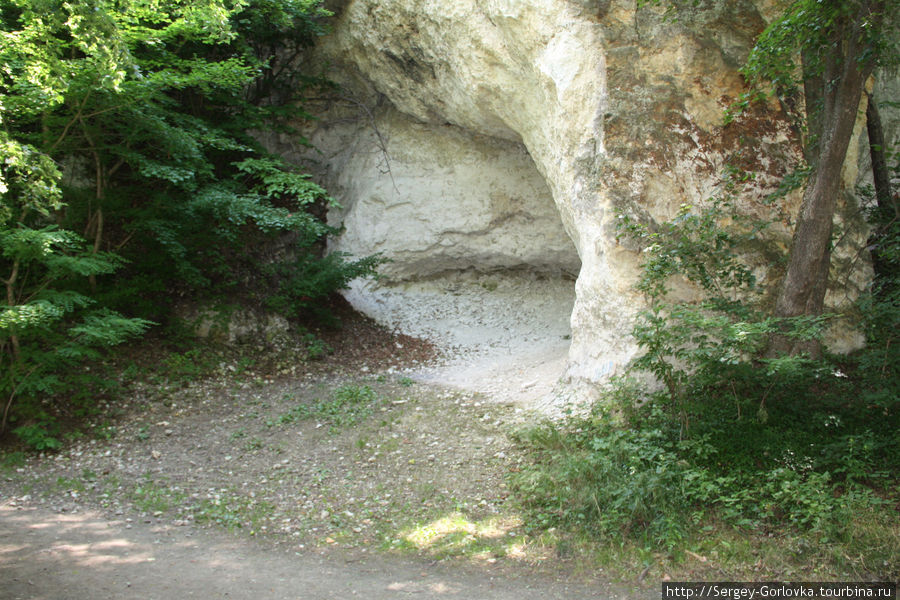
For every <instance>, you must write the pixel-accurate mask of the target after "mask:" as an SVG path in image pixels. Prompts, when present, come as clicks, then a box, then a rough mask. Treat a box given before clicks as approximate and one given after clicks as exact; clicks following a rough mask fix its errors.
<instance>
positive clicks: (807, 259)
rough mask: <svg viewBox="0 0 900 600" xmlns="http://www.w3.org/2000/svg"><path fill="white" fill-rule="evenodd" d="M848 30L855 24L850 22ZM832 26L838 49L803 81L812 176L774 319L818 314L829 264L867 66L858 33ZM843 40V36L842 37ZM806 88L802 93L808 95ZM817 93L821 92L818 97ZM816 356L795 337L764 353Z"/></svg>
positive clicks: (779, 339) (775, 341) (780, 338)
mask: <svg viewBox="0 0 900 600" xmlns="http://www.w3.org/2000/svg"><path fill="white" fill-rule="evenodd" d="M849 29H850V30H851V31H854V30H855V29H856V27H854V26H850V27H849ZM847 33H848V32H847V31H846V29H845V28H842V27H839V28H837V29H836V32H835V34H836V43H837V47H841V46H842V47H843V50H844V52H842V53H840V54H837V55H834V54H833V55H830V56H827V57H825V59H824V60H825V69H824V77H822V79H821V87H820V85H819V81H809V82H808V84H809V85H808V89H809V92H811V94H812V100H813V101H814V102H815V103H816V106H812V105H807V111H808V113H809V119H810V126H809V131H810V134H811V136H813V137H812V139H811V140H809V141H810V146H811V148H810V150H811V152H810V156H809V161H810V165H811V166H812V167H813V175H812V177H811V179H810V181H809V183H808V184H807V187H806V190H805V191H804V194H803V202H802V204H801V206H800V214H799V215H798V218H797V225H796V228H795V229H794V237H793V241H792V244H791V252H790V257H789V260H788V267H787V272H786V273H785V276H784V280H783V282H782V287H781V290H780V292H779V294H778V297H777V299H776V302H775V316H776V317H783V318H789V317H796V316H800V315H819V314H821V313H822V309H823V306H824V300H825V292H826V290H827V287H828V272H829V268H830V264H831V233H832V227H833V220H834V212H835V207H836V206H837V197H838V194H839V193H840V191H841V168H842V166H843V164H844V160H845V158H846V156H847V148H848V146H849V145H850V138H851V136H852V134H853V126H854V124H855V123H856V116H857V111H858V110H859V104H860V100H861V98H862V94H863V91H864V85H865V81H866V79H867V78H868V76H869V74H870V73H871V71H872V66H871V65H870V64H861V63H860V61H859V60H858V58H859V56H860V52H861V50H862V49H861V48H859V47H858V41H859V38H858V36H854V35H849V36H848V35H847ZM848 38H849V39H848ZM809 92H808V93H809ZM820 93H821V96H820V95H819V94H820ZM803 352H807V353H809V354H811V355H812V356H813V357H818V356H819V355H820V354H821V347H820V344H819V343H818V342H816V341H798V340H795V339H792V338H790V337H788V336H787V335H783V334H778V335H775V336H773V338H772V340H771V343H770V347H769V354H770V355H777V354H782V353H789V354H799V353H803Z"/></svg>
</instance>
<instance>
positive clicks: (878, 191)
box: [866, 94, 900, 217]
mask: <svg viewBox="0 0 900 600" xmlns="http://www.w3.org/2000/svg"><path fill="white" fill-rule="evenodd" d="M867 95H868V97H869V104H868V106H866V132H867V133H868V134H869V155H870V156H871V157H872V178H873V180H874V183H875V199H876V200H877V201H878V208H879V210H880V211H882V212H884V213H885V215H888V214H892V216H894V217H900V203H898V202H897V200H896V199H895V198H894V194H893V191H892V190H891V174H890V171H888V166H887V160H886V159H885V154H884V128H883V127H882V126H881V115H879V114H878V106H877V105H876V104H875V98H874V97H873V96H872V94H867Z"/></svg>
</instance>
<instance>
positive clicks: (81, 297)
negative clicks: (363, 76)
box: [0, 0, 378, 439]
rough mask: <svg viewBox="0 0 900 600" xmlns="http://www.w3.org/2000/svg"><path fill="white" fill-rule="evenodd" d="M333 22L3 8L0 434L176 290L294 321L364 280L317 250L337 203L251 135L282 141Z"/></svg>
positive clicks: (291, 8) (283, 12) (274, 0)
mask: <svg viewBox="0 0 900 600" xmlns="http://www.w3.org/2000/svg"><path fill="white" fill-rule="evenodd" d="M328 15H329V13H328V12H327V11H325V10H324V9H323V8H322V2H321V1H319V0H249V1H247V2H239V3H233V2H228V1H225V0H210V1H209V2H203V3H200V4H198V3H196V2H191V1H189V0H164V1H162V2H154V3H146V2H142V1H138V0H118V1H116V2H112V1H111V0H97V1H96V2H87V3H85V2H63V1H62V0H40V1H35V2H5V3H3V4H2V6H0V96H2V102H0V151H2V153H3V155H4V161H3V164H0V194H2V200H0V279H2V282H3V283H4V284H5V287H6V289H5V291H6V294H4V297H3V300H2V301H0V302H2V304H0V397H2V398H4V400H5V401H4V404H3V422H2V424H0V433H2V430H3V429H4V428H5V426H6V423H7V420H8V419H10V420H11V419H15V418H16V415H15V410H13V406H14V404H15V403H14V400H15V399H16V398H19V399H21V400H22V401H27V402H30V403H32V404H33V405H34V407H33V408H34V409H35V410H37V407H38V405H39V404H40V400H42V399H46V398H49V397H52V396H53V394H57V393H60V392H62V391H63V390H64V388H65V385H66V379H67V378H70V377H71V374H73V373H74V371H75V367H76V365H78V364H81V361H83V360H85V359H90V358H96V357H97V356H98V350H99V349H102V348H106V347H110V346H112V345H114V344H117V343H119V342H122V341H123V340H125V339H127V338H129V337H133V336H137V335H140V334H141V333H142V332H143V331H144V330H145V329H146V328H147V327H148V326H149V325H150V324H151V323H150V320H155V321H165V320H166V319H167V317H168V314H167V311H168V310H169V309H170V307H171V306H172V305H173V303H172V302H171V298H172V297H173V296H175V295H185V294H190V295H192V296H195V297H196V296H204V295H205V296H210V295H221V294H224V293H228V294H230V295H237V296H241V297H242V298H243V299H245V300H253V301H256V302H257V303H263V302H266V301H267V298H268V296H270V295H274V298H272V299H271V300H269V304H270V305H272V306H275V307H277V308H279V309H283V310H285V311H287V312H289V313H290V314H292V315H296V314H298V313H299V312H300V311H302V310H309V309H312V308H314V307H315V306H316V304H317V303H319V302H320V301H321V300H322V299H323V298H324V297H326V296H327V295H328V294H329V293H331V292H333V291H334V290H336V289H338V288H340V287H342V286H345V285H346V284H347V282H348V281H349V280H350V279H352V278H353V277H356V276H362V275H369V274H372V273H373V271H374V268H375V266H376V265H377V263H378V261H377V259H374V258H363V259H361V260H358V261H347V260H345V258H344V257H343V256H340V255H335V256H331V257H325V258H323V257H322V256H321V248H322V247H323V239H324V237H325V236H327V235H329V234H332V233H334V232H335V230H334V229H332V228H330V227H328V226H327V225H326V224H325V223H323V222H322V220H321V218H320V217H319V216H317V215H321V214H322V213H323V209H324V207H325V206H327V205H328V204H329V203H330V202H332V201H331V199H330V198H328V196H327V194H326V192H325V190H323V189H322V188H321V187H319V186H318V185H316V184H315V183H313V182H312V181H310V180H309V177H308V176H307V175H305V174H303V173H300V172H298V171H297V169H295V168H293V167H291V166H290V165H288V164H286V163H285V162H284V161H283V160H281V159H280V158H277V157H274V156H271V155H269V154H268V153H267V152H266V151H265V149H264V148H263V147H262V145H261V144H260V142H259V141H258V140H257V139H255V138H254V137H253V136H252V135H251V134H250V131H251V130H257V131H264V130H267V129H277V130H279V131H285V132H286V131H292V130H291V129H290V127H289V123H291V122H297V121H298V120H302V119H304V118H306V117H307V115H306V113H305V112H304V111H303V107H302V103H301V102H299V100H301V98H302V95H303V94H305V93H308V92H309V91H310V89H311V88H313V87H316V86H319V87H321V86H327V85H328V84H327V82H326V81H325V80H324V79H323V78H322V77H321V75H320V74H310V73H308V72H307V69H306V65H304V63H303V60H302V58H303V56H302V50H303V49H305V48H306V47H308V46H309V45H310V44H311V43H312V42H313V41H314V40H315V38H316V37H317V36H318V35H321V34H322V33H323V32H324V31H325V28H324V23H323V19H324V18H326V17H327V16H328ZM294 133H296V132H294ZM301 141H302V140H301ZM273 262H274V263H276V266H272V267H271V268H270V269H269V271H267V272H268V273H269V274H268V275H263V274H261V273H262V272H263V271H264V270H265V269H264V265H268V264H270V263H273ZM113 274H114V275H115V276H114V277H113V276H112V275H113ZM273 277H279V278H283V283H280V285H279V286H275V285H269V284H270V283H271V278H273ZM267 278H268V279H267ZM258 290H259V291H258ZM269 290H271V292H269ZM116 311H117V312H116ZM19 404H21V401H20V403H19ZM23 408H24V406H23ZM20 412H21V411H20ZM21 416H22V418H25V412H21ZM33 424H34V423H24V422H19V423H18V425H19V430H20V431H21V432H23V435H26V436H27V432H28V431H31V430H30V429H28V428H27V427H31V426H32V425H33ZM23 426H25V427H26V429H21V427H23ZM29 439H35V438H32V437H29Z"/></svg>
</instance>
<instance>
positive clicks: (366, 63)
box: [273, 0, 869, 381]
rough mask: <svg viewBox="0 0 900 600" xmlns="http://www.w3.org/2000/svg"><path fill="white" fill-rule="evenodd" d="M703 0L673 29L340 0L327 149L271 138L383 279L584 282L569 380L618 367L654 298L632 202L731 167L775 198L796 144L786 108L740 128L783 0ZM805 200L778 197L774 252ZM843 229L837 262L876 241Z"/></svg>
mask: <svg viewBox="0 0 900 600" xmlns="http://www.w3.org/2000/svg"><path fill="white" fill-rule="evenodd" d="M701 4H702V6H701V7H700V8H699V9H697V10H693V11H687V12H683V13H682V14H680V15H679V19H678V21H677V22H672V21H670V20H666V19H664V18H663V15H662V11H661V10H657V9H652V8H643V9H640V10H636V9H635V3H634V1H633V0H454V1H453V2H445V1H437V0H349V1H342V2H335V3H334V6H333V7H332V8H333V9H334V10H335V12H336V14H337V16H336V19H335V22H334V26H333V33H332V34H330V35H329V36H327V37H325V38H323V40H322V42H321V44H320V45H319V47H318V48H317V49H316V56H317V59H318V60H319V61H321V62H322V63H323V64H328V65H329V70H328V72H329V74H330V76H331V77H332V78H334V79H336V80H337V81H338V83H339V84H340V85H341V86H342V87H341V91H340V92H339V94H338V95H337V97H334V98H329V99H328V100H327V102H325V103H323V105H322V111H321V113H320V115H319V117H320V120H319V121H317V122H316V123H315V124H314V126H313V127H312V128H311V129H310V131H309V137H310V139H311V141H312V142H313V144H314V146H315V147H316V148H317V151H316V152H315V153H311V152H309V151H308V150H307V149H305V148H296V147H294V146H293V145H292V140H290V139H281V140H278V141H277V142H273V143H275V145H276V147H277V148H278V149H279V150H280V151H281V152H283V153H287V154H289V155H292V156H293V158H294V159H295V160H297V161H298V162H301V163H303V164H304V165H305V166H306V167H307V168H310V169H312V170H313V172H314V173H315V174H316V176H317V177H318V178H319V179H320V180H321V181H322V182H323V183H325V184H326V185H327V186H328V187H329V189H330V190H331V191H332V192H333V194H334V195H335V197H336V199H337V200H338V201H339V202H340V203H341V205H342V207H343V208H342V209H341V210H339V211H333V214H332V215H331V217H330V218H331V219H332V222H333V223H343V224H344V226H345V227H346V231H345V233H344V234H343V235H342V236H341V237H340V238H338V239H337V240H336V241H335V243H334V248H335V249H336V250H341V251H347V252H351V253H353V254H369V253H371V252H383V253H385V254H386V255H387V256H389V257H391V258H393V259H394V262H393V263H392V264H390V265H388V266H387V267H386V269H385V275H386V278H387V279H386V280H385V281H383V282H382V285H385V284H391V283H392V282H398V281H408V280H412V279H415V278H423V277H432V276H436V275H439V274H441V273H444V272H448V271H459V270H479V271H492V270H499V269H505V270H510V269H527V270H530V271H536V272H540V273H546V274H548V276H563V277H565V276H566V274H571V275H572V276H575V275H577V280H576V281H575V284H574V286H575V294H576V296H575V306H574V310H573V312H572V317H571V327H572V340H571V347H570V349H569V360H568V370H567V373H568V376H569V377H570V378H574V379H577V380H586V381H598V380H602V379H603V378H604V377H606V376H608V375H609V374H610V373H612V372H614V371H615V370H616V369H618V368H619V367H621V366H622V365H623V364H625V363H626V362H627V361H628V360H629V359H630V358H631V357H632V356H633V352H634V346H633V342H632V341H631V340H630V339H629V337H628V335H627V332H628V331H629V329H630V323H631V320H632V318H633V315H634V312H635V310H636V309H637V308H638V307H639V306H640V304H641V299H640V297H638V296H637V295H636V294H635V292H634V291H633V290H632V287H631V286H632V284H633V282H634V279H635V274H636V269H637V266H638V264H639V252H637V250H639V249H638V248H635V247H632V246H630V245H629V244H627V243H625V244H620V243H619V242H617V240H616V236H615V223H614V221H615V218H616V212H615V211H616V210H620V211H625V212H627V213H629V214H633V215H637V216H640V217H641V218H643V219H645V220H654V219H655V220H660V219H667V218H670V217H671V216H673V215H674V214H675V212H676V211H677V210H678V207H679V206H680V205H681V204H682V203H684V202H698V201H702V200H704V199H706V198H708V197H709V196H710V195H712V194H713V193H715V189H716V185H717V183H718V181H719V175H720V173H721V172H722V169H723V167H724V166H725V165H726V163H727V162H729V161H739V162H740V164H741V165H742V166H745V167H749V168H753V169H754V170H757V171H759V173H760V177H759V178H758V180H757V181H756V183H755V186H756V189H755V190H753V191H752V192H748V193H747V194H746V196H745V197H744V199H743V202H744V209H745V210H747V211H750V212H754V211H756V212H762V211H770V210H771V209H770V208H768V207H764V206H763V205H762V204H761V203H760V202H759V199H760V192H764V191H765V190H767V189H772V187H773V186H774V185H775V184H776V183H777V181H778V180H779V178H780V177H781V176H782V175H783V174H784V173H785V172H786V170H787V169H789V168H790V167H791V164H792V163H793V162H794V161H795V160H796V159H797V157H798V152H799V149H798V147H797V145H796V143H795V142H794V141H793V139H794V136H793V134H792V132H791V130H790V127H789V126H788V123H787V122H786V120H785V119H784V118H782V116H781V114H780V112H779V108H778V107H777V106H775V105H773V106H771V107H769V108H768V110H767V111H765V112H763V111H760V112H758V113H754V114H751V115H748V116H746V117H744V118H742V119H739V120H738V121H737V122H735V123H733V124H731V125H730V126H729V127H728V128H725V129H723V127H722V114H723V110H724V109H725V108H726V107H727V106H728V105H729V104H730V103H731V102H732V101H733V100H734V99H735V98H736V97H737V95H738V94H739V93H740V92H741V91H742V89H743V88H742V80H741V78H740V75H739V73H738V67H739V66H740V65H741V64H742V62H743V61H744V59H745V57H746V54H747V52H748V50H749V48H750V46H751V44H752V41H753V40H754V38H755V36H756V35H757V34H758V33H759V32H760V31H761V30H762V28H763V27H764V26H765V23H766V11H767V10H770V8H769V7H768V6H767V5H768V4H771V2H768V1H767V0H755V1H751V0H732V1H728V2H724V1H721V0H707V1H706V2H702V3H701ZM852 176H853V173H850V174H848V178H849V177H852ZM797 201H798V197H796V196H792V197H790V198H788V199H786V201H785V203H784V205H783V206H782V207H780V209H781V212H780V213H779V214H781V217H782V219H783V222H782V224H781V228H780V229H779V228H778V227H776V228H774V229H773V234H772V236H773V238H772V240H771V242H772V244H774V246H776V247H777V246H778V245H781V246H782V247H784V246H786V244H787V242H788V240H789V232H790V225H791V215H792V213H793V211H795V210H796V202H797ZM845 222H846V224H848V225H850V227H848V233H847V243H846V244H845V246H844V247H845V248H846V250H839V252H838V259H839V260H838V262H840V261H841V260H844V261H849V260H850V258H851V257H856V253H857V249H858V248H859V247H860V246H861V245H862V241H863V240H864V239H865V235H866V232H865V229H864V227H863V226H862V224H861V222H860V221H859V220H858V219H856V220H853V219H850V218H847V219H845ZM841 253H843V255H842V254H841ZM756 259H757V260H762V261H765V260H766V257H765V256H764V255H760V256H759V257H756ZM853 265H854V267H853V270H852V272H851V274H850V277H849V278H845V279H843V280H842V283H841V287H840V289H839V290H838V289H836V290H835V293H834V294H832V295H831V296H830V301H831V303H832V305H834V304H838V303H841V302H847V301H848V300H852V298H853V297H854V296H855V294H856V291H857V290H858V289H859V288H860V287H861V286H863V285H865V282H866V281H867V278H868V277H869V273H868V267H866V266H865V265H866V262H865V261H864V260H863V261H859V260H855V261H854V262H853ZM860 265H862V266H860ZM759 274H760V275H761V277H762V279H763V280H764V282H765V281H766V280H767V278H768V280H769V281H771V280H773V279H774V278H775V277H776V276H777V275H778V272H777V269H774V270H773V269H770V268H768V265H765V264H762V265H761V268H760V270H759ZM843 343H844V344H845V345H852V344H853V339H851V338H847V337H846V336H845V338H844V340H843Z"/></svg>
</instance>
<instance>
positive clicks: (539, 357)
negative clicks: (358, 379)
mask: <svg viewBox="0 0 900 600" xmlns="http://www.w3.org/2000/svg"><path fill="white" fill-rule="evenodd" d="M347 298H348V300H349V301H350V302H351V304H353V306H354V307H356V308H357V309H358V310H361V311H362V312H364V313H366V314H368V315H369V316H370V317H372V318H373V319H375V320H376V321H377V322H378V323H380V324H381V325H384V326H385V327H387V328H388V329H390V330H394V331H400V332H403V333H405V334H409V335H411V336H415V337H418V338H422V339H426V340H428V341H429V342H431V343H432V344H434V345H435V347H436V348H437V350H438V352H439V353H440V360H439V361H438V362H437V363H436V364H432V365H430V366H429V367H428V368H424V369H419V370H417V371H416V373H415V377H416V378H417V379H419V380H422V381H427V382H432V383H438V384H447V385H452V386H454V387H458V388H461V389H466V390H470V391H477V392H481V393H483V394H485V395H486V396H487V397H488V398H490V399H491V400H493V401H497V402H515V403H517V404H518V405H520V406H523V407H527V408H534V407H537V406H539V405H546V404H547V403H546V402H544V400H546V398H547V397H548V396H550V395H551V394H552V393H553V388H554V386H555V384H556V381H557V380H558V379H559V377H560V376H561V375H562V374H563V372H564V370H565V366H566V365H565V361H566V354H567V352H568V350H569V338H570V335H571V328H570V326H569V320H570V317H571V314H572V306H573V304H574V302H575V284H574V282H573V281H572V280H570V279H563V278H548V277H541V276H538V275H534V274H530V273H527V272H524V271H523V272H520V273H515V272H514V273H497V274H479V273H468V272H467V273H456V274H450V275H447V276H444V277H440V278H436V279H432V280H426V281H419V282H411V283H404V284H400V285H392V286H380V285H377V284H376V283H373V282H363V281H359V282H357V283H356V284H355V286H354V287H353V288H352V289H351V290H350V292H349V293H348V294H347Z"/></svg>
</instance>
